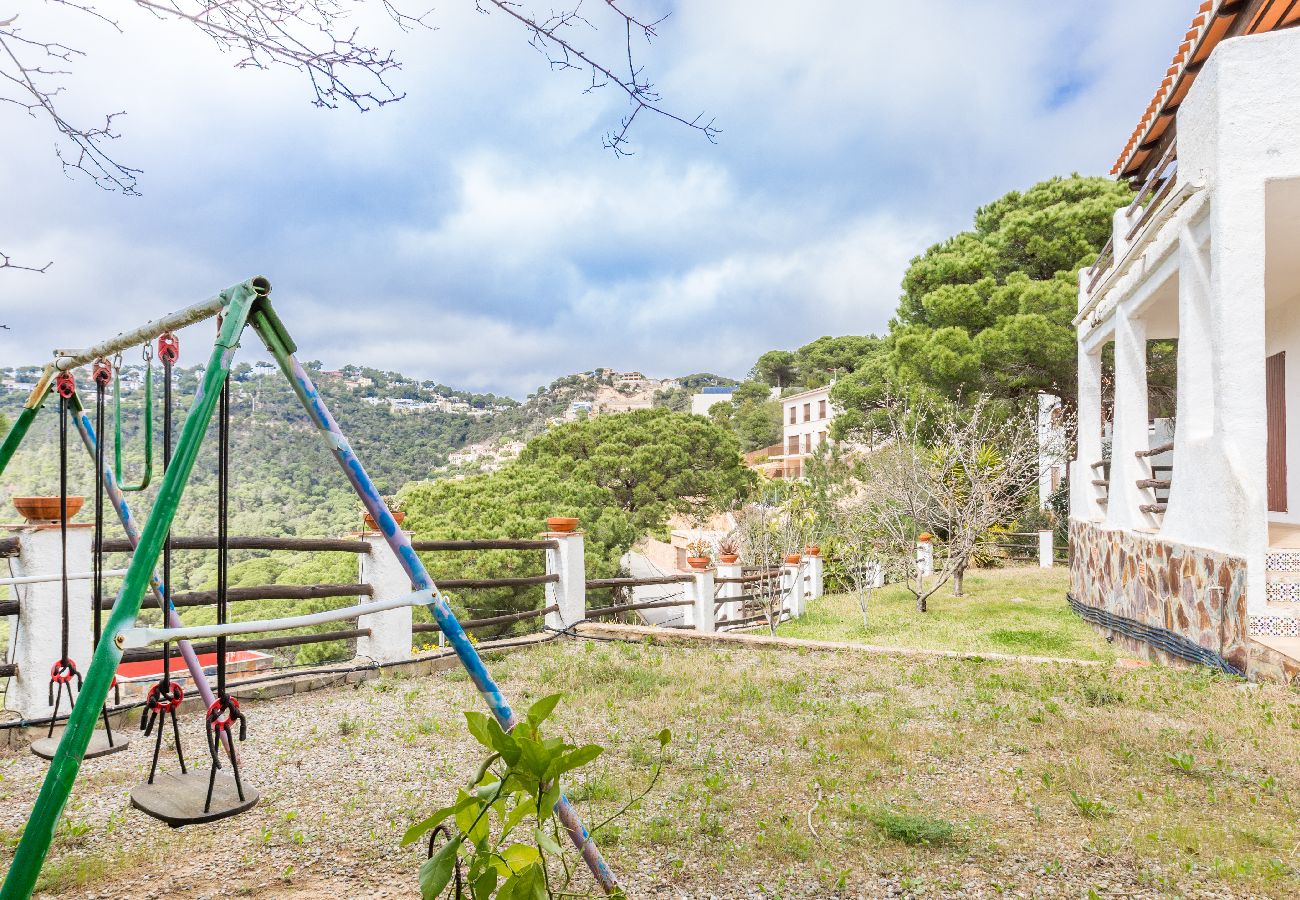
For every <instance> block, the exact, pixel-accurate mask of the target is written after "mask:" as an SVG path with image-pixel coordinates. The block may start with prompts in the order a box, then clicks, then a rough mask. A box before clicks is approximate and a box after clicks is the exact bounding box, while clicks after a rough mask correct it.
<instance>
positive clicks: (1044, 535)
mask: <svg viewBox="0 0 1300 900" xmlns="http://www.w3.org/2000/svg"><path fill="white" fill-rule="evenodd" d="M1054 556H1055V549H1054V548H1053V547H1052V533H1051V532H1050V531H1040V532H1038V567H1039V568H1040V569H1050V568H1051V567H1052V564H1053V562H1054V559H1053V557H1054Z"/></svg>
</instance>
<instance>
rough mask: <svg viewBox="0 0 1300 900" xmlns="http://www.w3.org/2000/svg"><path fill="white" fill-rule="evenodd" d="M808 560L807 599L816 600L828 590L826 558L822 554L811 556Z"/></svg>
mask: <svg viewBox="0 0 1300 900" xmlns="http://www.w3.org/2000/svg"><path fill="white" fill-rule="evenodd" d="M807 562H808V596H807V597H805V598H804V599H805V600H816V599H817V598H819V597H821V596H822V595H823V594H824V593H825V592H826V584H825V579H826V560H825V559H823V558H822V557H821V556H810V557H808V559H807Z"/></svg>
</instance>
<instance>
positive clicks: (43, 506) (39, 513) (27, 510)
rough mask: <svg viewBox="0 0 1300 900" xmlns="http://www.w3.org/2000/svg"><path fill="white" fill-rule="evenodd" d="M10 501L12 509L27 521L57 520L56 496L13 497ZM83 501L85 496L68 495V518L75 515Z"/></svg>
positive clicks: (57, 499) (57, 506) (57, 504)
mask: <svg viewBox="0 0 1300 900" xmlns="http://www.w3.org/2000/svg"><path fill="white" fill-rule="evenodd" d="M11 501H12V503H13V505H14V509H16V510H18V513H19V515H21V516H22V517H23V518H24V519H26V520H27V521H28V522H57V521H59V506H60V504H59V498H58V497H13V498H11ZM85 502H86V498H85V497H69V498H68V518H69V519H71V518H72V517H73V516H75V515H76V514H77V512H78V510H80V509H81V505H82V504H83V503H85Z"/></svg>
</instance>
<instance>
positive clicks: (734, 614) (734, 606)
mask: <svg viewBox="0 0 1300 900" xmlns="http://www.w3.org/2000/svg"><path fill="white" fill-rule="evenodd" d="M716 572H717V577H718V578H739V577H740V576H741V575H742V574H743V570H742V568H741V566H740V564H739V563H733V564H732V565H727V564H725V563H719V564H718V566H717V569H716ZM744 588H745V586H744V585H743V584H740V583H739V582H737V583H734V584H720V585H718V598H719V599H722V598H724V597H728V598H729V597H740V596H741V595H742V594H743V593H745V590H744ZM743 606H744V601H743V600H734V601H729V602H727V603H724V604H722V606H721V607H719V608H718V619H719V620H720V621H727V620H735V619H739V618H740V613H741V608H742V607H743Z"/></svg>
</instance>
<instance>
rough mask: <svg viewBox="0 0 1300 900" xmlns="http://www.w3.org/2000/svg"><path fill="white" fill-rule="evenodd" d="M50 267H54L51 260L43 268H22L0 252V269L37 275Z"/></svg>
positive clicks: (1, 326)
mask: <svg viewBox="0 0 1300 900" xmlns="http://www.w3.org/2000/svg"><path fill="white" fill-rule="evenodd" d="M52 265H54V261H53V260H51V261H50V262H47V263H46V264H45V265H43V266H23V265H19V264H18V263H16V262H14V261H13V260H12V259H11V258H10V257H9V254H7V253H5V252H4V251H3V250H0V269H19V270H21V271H23V272H39V273H41V274H44V273H45V271H46V270H47V269H48V268H49V267H50V266H52ZM8 327H9V326H8V325H0V328H6V329H7V328H8Z"/></svg>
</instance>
